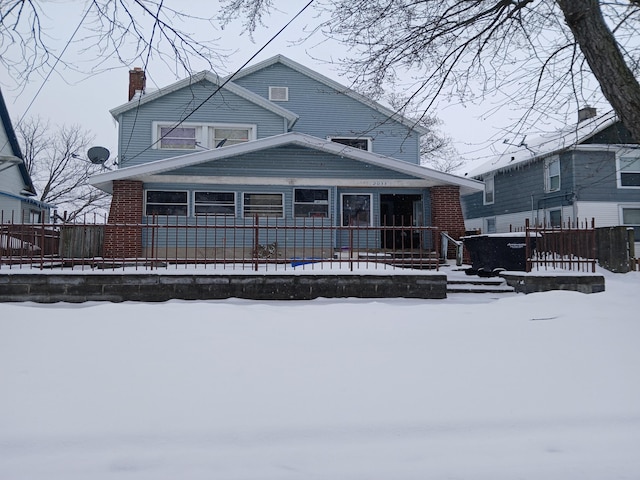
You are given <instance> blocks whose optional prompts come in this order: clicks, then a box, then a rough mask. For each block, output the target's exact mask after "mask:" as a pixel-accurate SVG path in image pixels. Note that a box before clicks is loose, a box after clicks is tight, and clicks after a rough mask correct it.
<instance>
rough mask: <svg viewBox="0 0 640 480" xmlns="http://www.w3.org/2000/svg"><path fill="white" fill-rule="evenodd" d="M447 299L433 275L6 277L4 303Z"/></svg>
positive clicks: (0, 298)
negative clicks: (350, 298)
mask: <svg viewBox="0 0 640 480" xmlns="http://www.w3.org/2000/svg"><path fill="white" fill-rule="evenodd" d="M446 296H447V276H446V275H445V274H433V275H299V276H296V275H162V274H135V275H127V274H121V275H120V274H108V275H104V274H93V273H92V274H90V275H69V274H66V275H65V274H24V273H20V274H4V275H0V302H38V303H53V302H71V303H80V302H87V301H110V302H124V301H141V302H163V301H166V300H172V299H180V300H214V299H225V298H232V297H236V298H246V299H255V300H308V299H313V298H318V297H329V298H335V297H358V298H396V297H404V298H425V299H426V298H429V299H441V298H446Z"/></svg>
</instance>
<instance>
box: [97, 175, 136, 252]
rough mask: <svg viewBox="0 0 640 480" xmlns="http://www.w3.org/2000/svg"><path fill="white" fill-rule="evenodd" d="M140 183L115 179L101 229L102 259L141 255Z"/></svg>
mask: <svg viewBox="0 0 640 480" xmlns="http://www.w3.org/2000/svg"><path fill="white" fill-rule="evenodd" d="M142 205H143V190H142V182H139V181H136V180H116V181H114V182H113V196H112V198H111V207H110V208H109V219H108V221H107V225H106V227H105V232H104V254H103V255H104V257H105V258H132V257H139V256H141V255H142V229H141V228H140V227H139V226H138V225H140V224H141V223H142Z"/></svg>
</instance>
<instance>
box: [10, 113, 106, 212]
mask: <svg viewBox="0 0 640 480" xmlns="http://www.w3.org/2000/svg"><path fill="white" fill-rule="evenodd" d="M16 131H17V132H16V133H17V135H18V139H19V141H20V143H21V147H22V149H23V157H24V162H25V165H26V167H27V170H28V171H29V174H30V175H31V178H32V179H33V183H34V185H35V187H36V191H37V192H38V198H39V199H40V200H41V201H43V202H46V203H50V204H52V205H55V206H56V207H58V210H59V212H60V213H62V212H67V216H66V218H67V220H69V221H73V220H74V219H76V218H79V217H81V216H82V215H84V214H87V213H93V212H104V211H106V208H107V207H108V203H109V202H108V195H107V194H106V193H105V192H103V191H101V190H98V189H96V188H94V187H92V186H89V185H87V183H86V182H87V179H88V178H89V177H90V176H92V175H95V174H96V173H98V172H100V171H101V169H102V168H103V167H102V166H101V165H94V164H92V163H91V162H90V161H89V160H88V159H86V158H85V152H86V150H87V147H89V146H90V145H91V142H92V141H93V138H94V137H93V135H91V134H90V133H89V132H87V131H84V130H82V128H81V127H79V126H77V125H73V126H62V127H57V128H51V127H50V125H49V123H48V122H45V121H43V120H41V119H40V118H32V119H28V120H26V121H25V120H23V121H22V122H21V123H19V124H17V127H16Z"/></svg>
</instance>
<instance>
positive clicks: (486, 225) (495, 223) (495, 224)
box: [482, 217, 498, 234]
mask: <svg viewBox="0 0 640 480" xmlns="http://www.w3.org/2000/svg"><path fill="white" fill-rule="evenodd" d="M490 220H493V231H492V232H490V231H489V221H490ZM483 223H484V225H483V227H484V231H483V232H482V233H486V234H491V233H496V232H497V231H498V220H497V219H496V217H485V219H484V222H483Z"/></svg>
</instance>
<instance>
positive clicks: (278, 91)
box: [269, 87, 289, 102]
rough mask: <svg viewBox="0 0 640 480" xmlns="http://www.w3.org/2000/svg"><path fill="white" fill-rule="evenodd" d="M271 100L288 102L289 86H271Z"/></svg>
mask: <svg viewBox="0 0 640 480" xmlns="http://www.w3.org/2000/svg"><path fill="white" fill-rule="evenodd" d="M269 100H271V101H272V102H288V101H289V87H269Z"/></svg>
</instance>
